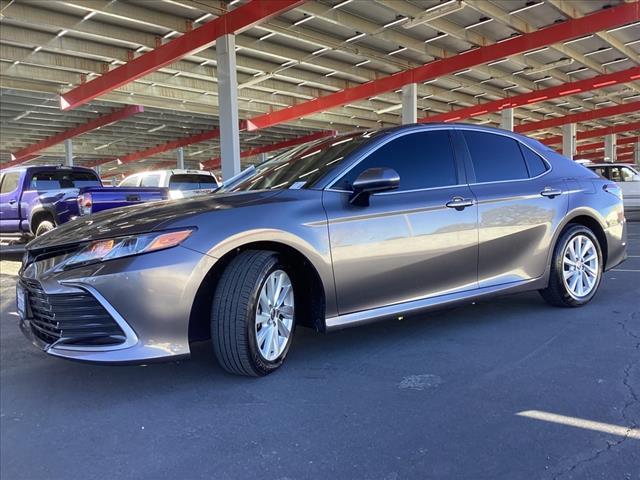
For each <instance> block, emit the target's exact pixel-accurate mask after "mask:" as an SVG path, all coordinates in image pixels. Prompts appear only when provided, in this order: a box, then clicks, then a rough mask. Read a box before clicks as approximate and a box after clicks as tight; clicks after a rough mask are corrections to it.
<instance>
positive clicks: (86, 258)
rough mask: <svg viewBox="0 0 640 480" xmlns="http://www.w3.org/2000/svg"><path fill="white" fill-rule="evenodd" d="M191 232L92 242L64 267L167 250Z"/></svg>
mask: <svg viewBox="0 0 640 480" xmlns="http://www.w3.org/2000/svg"><path fill="white" fill-rule="evenodd" d="M191 232H193V230H191V229H189V230H179V231H173V232H156V233H147V234H144V235H132V236H128V237H117V238H109V239H106V240H96V241H94V242H91V243H90V244H89V245H87V246H86V247H84V248H83V249H82V250H80V251H79V252H78V253H76V254H75V255H73V256H71V257H69V258H68V259H67V260H66V261H65V262H64V264H63V266H64V267H70V266H77V265H80V264H85V265H86V264H88V263H95V262H102V261H104V260H113V259H114V258H122V257H129V256H131V255H138V254H140V253H147V252H154V251H156V250H164V249H165V248H171V247H175V246H177V245H180V243H182V242H183V241H184V240H186V238H187V237H188V236H189V235H191Z"/></svg>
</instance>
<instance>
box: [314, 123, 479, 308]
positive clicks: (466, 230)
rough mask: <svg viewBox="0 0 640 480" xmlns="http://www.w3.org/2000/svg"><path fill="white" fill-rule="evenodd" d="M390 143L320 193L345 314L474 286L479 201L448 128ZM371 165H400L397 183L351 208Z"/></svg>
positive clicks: (408, 135) (406, 135)
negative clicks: (459, 203) (458, 203)
mask: <svg viewBox="0 0 640 480" xmlns="http://www.w3.org/2000/svg"><path fill="white" fill-rule="evenodd" d="M385 140H386V143H383V144H382V145H380V146H379V147H378V148H377V149H375V150H374V151H372V152H371V153H368V154H366V156H365V158H363V159H362V160H361V161H360V162H359V163H357V164H356V165H355V166H353V167H352V168H351V170H349V171H348V172H347V173H346V174H344V176H343V177H341V178H340V179H338V180H337V181H336V182H334V183H333V184H332V185H331V187H330V188H328V189H326V190H325V191H324V194H323V203H324V207H325V210H326V212H327V216H328V222H329V240H330V244H331V255H332V260H333V269H334V276H335V282H336V293H337V302H338V311H339V313H340V314H341V315H344V314H348V313H353V312H358V311H363V310H368V309H373V308H377V307H382V306H385V305H391V304H398V303H403V302H407V301H411V300H418V299H421V298H425V297H431V296H436V295H441V294H445V293H452V292H458V291H463V290H469V289H473V288H475V287H476V285H477V275H478V272H477V265H478V227H477V205H476V202H475V199H474V198H473V194H472V192H471V190H470V189H469V187H468V186H467V184H466V181H465V179H464V178H465V177H464V172H463V170H462V167H461V165H460V162H459V161H457V160H456V156H455V155H454V149H453V148H452V138H451V135H450V133H449V130H447V129H442V130H425V131H417V132H416V131H413V132H408V133H407V132H401V133H400V134H398V135H397V136H395V137H392V138H391V139H390V140H389V139H388V138H387V139H385ZM373 167H388V168H393V169H394V170H396V171H397V172H398V174H399V176H400V186H399V188H398V189H397V190H393V191H389V192H382V193H376V194H373V195H372V196H371V197H370V201H369V205H368V206H366V207H363V206H357V205H352V204H351V203H350V202H349V199H350V197H351V187H350V186H351V184H352V183H353V181H354V180H355V179H356V178H357V177H358V175H359V174H360V173H362V172H363V171H365V170H366V169H368V168H373ZM455 199H463V200H465V201H468V203H469V206H466V207H463V208H459V207H458V208H453V205H452V204H451V202H452V201H455ZM448 204H449V206H447V205H448Z"/></svg>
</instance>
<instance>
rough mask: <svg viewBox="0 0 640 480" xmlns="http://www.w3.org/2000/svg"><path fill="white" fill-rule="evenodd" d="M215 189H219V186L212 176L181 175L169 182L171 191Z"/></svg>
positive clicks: (173, 176) (174, 176) (173, 177)
mask: <svg viewBox="0 0 640 480" xmlns="http://www.w3.org/2000/svg"><path fill="white" fill-rule="evenodd" d="M213 188H218V184H217V183H216V180H215V178H213V177H212V176H211V175H202V174H197V173H196V174H194V173H180V174H176V175H172V176H171V180H170V181H169V190H202V189H213Z"/></svg>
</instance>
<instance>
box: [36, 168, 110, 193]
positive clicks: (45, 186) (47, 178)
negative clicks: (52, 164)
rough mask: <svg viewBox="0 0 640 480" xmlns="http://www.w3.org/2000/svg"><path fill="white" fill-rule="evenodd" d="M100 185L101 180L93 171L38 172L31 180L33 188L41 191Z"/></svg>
mask: <svg viewBox="0 0 640 480" xmlns="http://www.w3.org/2000/svg"><path fill="white" fill-rule="evenodd" d="M99 186H101V183H100V180H99V179H98V177H97V176H96V175H95V174H93V173H91V172H69V171H64V170H51V171H43V172H36V173H34V174H33V175H32V176H31V181H30V182H29V188H30V189H31V190H39V191H46V190H58V189H61V188H81V187H99Z"/></svg>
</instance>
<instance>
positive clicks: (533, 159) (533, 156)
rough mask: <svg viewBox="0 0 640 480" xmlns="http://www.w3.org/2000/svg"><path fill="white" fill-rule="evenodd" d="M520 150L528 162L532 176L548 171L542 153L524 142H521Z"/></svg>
mask: <svg viewBox="0 0 640 480" xmlns="http://www.w3.org/2000/svg"><path fill="white" fill-rule="evenodd" d="M520 151H521V152H522V155H523V156H524V161H525V162H526V164H527V170H529V176H530V177H537V176H538V175H542V174H543V173H544V172H546V171H547V164H546V163H545V162H544V160H542V157H541V156H540V155H538V154H537V153H535V152H534V151H533V150H531V149H530V148H527V147H526V146H524V145H522V144H520Z"/></svg>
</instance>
